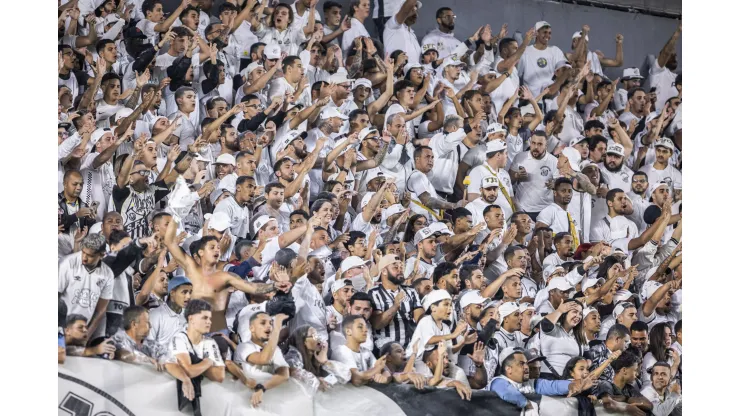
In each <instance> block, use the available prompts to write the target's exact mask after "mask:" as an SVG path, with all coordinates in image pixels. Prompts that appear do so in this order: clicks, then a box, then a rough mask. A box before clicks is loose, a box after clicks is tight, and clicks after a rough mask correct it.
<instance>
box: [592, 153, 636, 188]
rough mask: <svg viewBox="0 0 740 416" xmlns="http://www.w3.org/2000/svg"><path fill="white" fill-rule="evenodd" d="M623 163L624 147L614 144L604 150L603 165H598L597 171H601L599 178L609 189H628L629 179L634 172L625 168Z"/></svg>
mask: <svg viewBox="0 0 740 416" xmlns="http://www.w3.org/2000/svg"><path fill="white" fill-rule="evenodd" d="M625 161H626V159H625V150H624V146H622V145H621V144H617V143H614V144H612V145H611V146H608V147H607V148H606V157H605V159H604V162H603V163H599V169H601V176H602V177H603V178H604V181H605V182H606V184H607V185H609V188H610V189H614V188H620V189H629V188H630V179H631V178H632V175H633V174H634V172H632V169H630V168H628V167H627V165H626V164H625V163H624V162H625Z"/></svg>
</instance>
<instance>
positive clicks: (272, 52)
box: [262, 43, 281, 59]
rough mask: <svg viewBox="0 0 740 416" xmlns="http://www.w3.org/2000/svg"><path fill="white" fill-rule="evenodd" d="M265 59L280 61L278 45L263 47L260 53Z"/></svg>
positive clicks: (272, 44)
mask: <svg viewBox="0 0 740 416" xmlns="http://www.w3.org/2000/svg"><path fill="white" fill-rule="evenodd" d="M262 53H263V54H264V55H265V58H267V59H280V54H281V51H280V45H278V44H276V43H270V44H269V45H265V50H264V51H263V52H262Z"/></svg>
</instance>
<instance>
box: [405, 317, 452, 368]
mask: <svg viewBox="0 0 740 416" xmlns="http://www.w3.org/2000/svg"><path fill="white" fill-rule="evenodd" d="M451 333H452V332H451V330H450V327H449V326H448V325H447V324H445V323H444V322H443V323H442V327H441V328H440V327H438V326H437V324H436V323H435V322H434V319H433V318H432V316H431V315H425V316H424V317H423V318H421V319H420V320H419V323H418V325H416V330H415V331H414V335H412V336H411V341H409V345H408V346H407V347H406V357H411V355H412V354H413V353H414V345H417V344H418V345H419V351H418V353H417V355H416V361H417V362H421V359H422V357H423V355H424V351H427V350H431V349H432V348H434V347H435V345H427V342H429V340H430V339H431V338H432V337H435V336H442V335H449V334H451ZM445 345H447V350H448V352H451V351H452V341H445ZM450 361H452V359H450Z"/></svg>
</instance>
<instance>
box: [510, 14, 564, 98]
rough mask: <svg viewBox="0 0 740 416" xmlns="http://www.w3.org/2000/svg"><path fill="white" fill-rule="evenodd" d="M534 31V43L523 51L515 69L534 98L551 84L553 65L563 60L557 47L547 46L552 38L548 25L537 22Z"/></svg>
mask: <svg viewBox="0 0 740 416" xmlns="http://www.w3.org/2000/svg"><path fill="white" fill-rule="evenodd" d="M534 29H535V30H536V31H537V37H536V38H535V43H534V45H530V46H528V47H527V49H526V50H525V51H524V54H523V55H522V58H521V59H520V60H519V63H518V64H517V69H518V70H519V74H520V77H521V79H522V81H523V84H524V85H526V86H527V87H529V89H530V90H531V91H532V94H533V95H534V96H538V95H540V93H541V92H542V90H543V89H545V87H547V86H548V85H550V84H551V83H552V76H553V74H554V73H555V64H557V63H558V62H560V61H563V60H565V55H564V54H563V51H561V50H560V48H558V47H557V46H550V45H549V42H550V37H551V36H552V30H551V27H550V24H549V23H547V22H545V21H544V20H543V21H539V22H537V23H536V24H535V25H534Z"/></svg>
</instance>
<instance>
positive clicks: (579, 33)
mask: <svg viewBox="0 0 740 416" xmlns="http://www.w3.org/2000/svg"><path fill="white" fill-rule="evenodd" d="M580 37H581V31H580V30H579V31H578V32H576V33H574V34H573V36H572V37H571V39H578V38H580ZM586 42H588V35H586Z"/></svg>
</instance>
